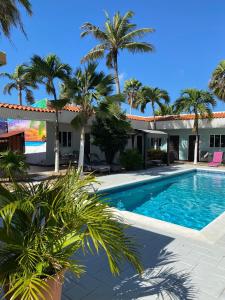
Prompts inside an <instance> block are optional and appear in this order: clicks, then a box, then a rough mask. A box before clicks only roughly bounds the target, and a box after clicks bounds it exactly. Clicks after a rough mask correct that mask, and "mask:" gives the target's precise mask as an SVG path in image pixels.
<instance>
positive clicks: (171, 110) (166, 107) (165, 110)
mask: <svg viewBox="0 0 225 300" xmlns="http://www.w3.org/2000/svg"><path fill="white" fill-rule="evenodd" d="M176 114H177V111H176V109H175V106H174V105H173V104H162V105H161V106H160V107H159V109H157V110H156V111H155V115H156V116H171V115H176Z"/></svg>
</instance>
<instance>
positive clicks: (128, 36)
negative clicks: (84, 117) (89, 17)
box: [81, 11, 154, 94]
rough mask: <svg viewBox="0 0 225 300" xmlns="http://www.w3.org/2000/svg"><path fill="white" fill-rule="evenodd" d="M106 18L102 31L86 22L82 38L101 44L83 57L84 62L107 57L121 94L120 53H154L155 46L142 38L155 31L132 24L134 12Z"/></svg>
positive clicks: (116, 14)
mask: <svg viewBox="0 0 225 300" xmlns="http://www.w3.org/2000/svg"><path fill="white" fill-rule="evenodd" d="M105 16H106V20H105V23H104V26H103V28H102V29H100V27H99V26H96V25H94V24H92V23H90V22H86V23H84V24H83V25H82V27H81V29H82V33H81V37H85V36H87V35H91V36H93V37H94V38H95V39H96V40H97V41H99V42H100V43H99V44H98V45H96V46H95V47H94V48H92V49H91V50H90V51H89V52H88V53H87V54H86V55H85V56H84V57H83V59H82V61H83V62H84V61H90V60H96V59H99V58H103V57H104V56H106V66H107V67H108V68H110V69H113V70H114V74H115V75H114V78H115V82H116V91H117V94H120V82H119V70H118V55H119V52H120V51H124V50H127V51H128V52H130V53H132V54H135V53H142V52H152V51H153V50H154V47H153V45H151V44H150V43H148V42H143V41H141V38H142V37H144V36H145V35H146V34H147V33H152V32H154V29H153V28H137V25H136V24H134V23H132V18H133V16H134V13H133V12H132V11H128V12H126V13H125V14H124V15H121V14H120V12H117V13H115V14H114V16H113V18H110V16H109V15H108V13H105Z"/></svg>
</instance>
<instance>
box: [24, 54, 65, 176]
mask: <svg viewBox="0 0 225 300" xmlns="http://www.w3.org/2000/svg"><path fill="white" fill-rule="evenodd" d="M70 72H71V67H70V66H69V65H68V64H64V63H62V62H61V61H60V59H59V57H57V56H56V55H55V54H50V55H48V56H46V57H41V56H39V55H34V56H33V57H32V58H31V65H30V67H29V68H28V71H27V74H28V76H29V77H30V78H32V80H34V81H36V82H38V83H41V84H43V85H44V87H45V90H46V92H47V93H48V94H49V95H52V96H53V99H54V100H53V101H51V105H52V107H53V108H54V110H55V172H56V173H58V172H59V110H60V109H62V108H63V106H64V105H65V104H66V102H67V101H66V100H62V99H59V98H58V97H57V89H56V82H55V81H56V80H59V81H61V82H63V81H65V80H66V79H68V78H69V75H70Z"/></svg>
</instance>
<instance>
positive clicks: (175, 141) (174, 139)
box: [169, 135, 180, 160]
mask: <svg viewBox="0 0 225 300" xmlns="http://www.w3.org/2000/svg"><path fill="white" fill-rule="evenodd" d="M169 139H170V142H169V152H173V154H174V158H175V160H179V143H180V136H179V135H170V137H169Z"/></svg>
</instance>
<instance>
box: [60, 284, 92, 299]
mask: <svg viewBox="0 0 225 300" xmlns="http://www.w3.org/2000/svg"><path fill="white" fill-rule="evenodd" d="M90 291H91V287H90V289H89V290H86V289H84V288H82V287H80V286H74V287H73V288H71V289H69V290H65V289H63V295H64V296H66V297H67V298H68V299H69V300H80V299H82V297H84V296H85V295H87V294H88V293H90ZM65 300H67V299H65Z"/></svg>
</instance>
